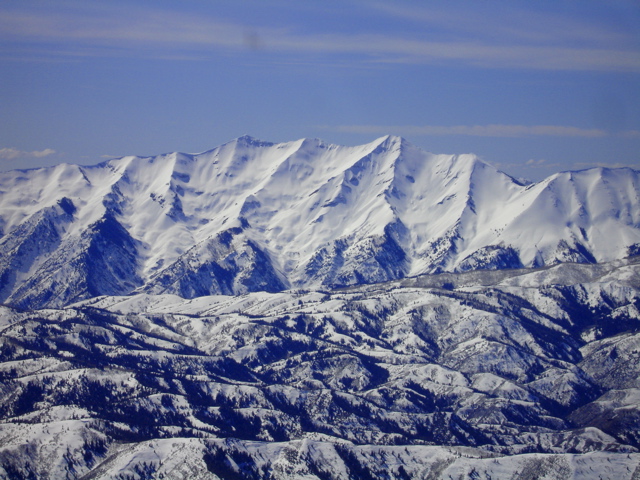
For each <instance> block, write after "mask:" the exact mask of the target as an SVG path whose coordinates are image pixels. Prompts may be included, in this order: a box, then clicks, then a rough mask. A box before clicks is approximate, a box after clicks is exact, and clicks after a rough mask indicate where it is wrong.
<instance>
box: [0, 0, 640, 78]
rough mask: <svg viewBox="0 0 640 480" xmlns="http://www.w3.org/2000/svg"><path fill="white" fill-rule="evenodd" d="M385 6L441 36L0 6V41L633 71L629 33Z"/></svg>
mask: <svg viewBox="0 0 640 480" xmlns="http://www.w3.org/2000/svg"><path fill="white" fill-rule="evenodd" d="M363 8H364V7H363ZM367 8H369V7H367ZM378 8H380V7H378ZM387 10H388V11H389V12H394V14H395V15H396V16H402V15H405V16H409V15H413V18H414V19H418V20H420V19H421V18H422V20H423V21H424V22H425V23H426V24H428V25H433V24H437V25H438V28H440V29H441V30H442V29H444V30H445V31H444V33H442V32H438V33H441V34H437V35H436V34H429V29H424V31H418V32H416V31H415V30H412V31H408V32H402V29H399V30H400V31H398V32H394V33H388V32H387V33H379V32H378V31H376V32H367V31H362V30H361V31H359V32H358V33H352V32H320V33H317V32H314V33H311V32H305V31H301V30H300V27H299V26H298V25H291V26H290V27H289V28H286V29H285V28H274V27H271V26H268V25H263V26H257V27H256V26H255V25H247V24H243V23H241V22H240V23H237V22H231V21H228V20H223V19H220V18H216V17H212V16H206V15H195V14H186V13H179V12H171V11H165V10H160V9H152V8H146V9H142V8H139V7H138V8H135V9H134V8H132V9H130V10H128V11H127V15H123V14H122V7H120V8H119V9H117V11H116V10H115V8H112V9H110V8H109V7H108V6H104V5H103V6H102V7H100V8H98V7H93V8H88V7H85V8H82V9H74V10H66V11H55V10H54V11H49V12H47V11H33V10H20V9H19V8H15V7H14V8H11V9H9V8H4V9H0V37H4V38H5V39H10V40H12V41H23V42H28V43H34V42H35V43H37V44H40V46H41V45H42V44H45V45H47V44H49V45H50V46H51V50H52V51H58V52H61V51H63V50H65V49H62V48H60V46H61V45H64V46H66V47H69V46H72V47H73V48H67V49H66V51H67V52H75V53H71V54H75V55H78V51H83V52H91V54H92V55H96V54H99V55H132V54H138V55H139V54H145V55H153V56H154V57H155V58H168V59H176V58H188V59H193V58H202V54H203V53H206V54H208V55H212V54H213V52H214V51H235V52H237V51H238V50H242V49H244V50H261V51H262V52H264V53H265V58H268V55H269V54H284V55H288V54H317V55H323V54H326V55H334V56H335V55H345V56H347V55H348V56H351V57H353V59H354V60H356V61H360V62H382V63H392V62H403V63H412V64H421V63H422V64H431V63H436V64H442V63H451V64H463V65H468V66H473V67H483V68H528V69H544V70H593V71H634V72H640V51H638V49H637V45H635V44H633V45H631V44H629V42H627V41H626V40H627V37H628V36H627V35H625V34H623V33H619V32H615V31H613V30H611V29H607V28H604V27H598V28H595V30H593V29H592V31H591V36H589V32H588V30H589V28H588V27H589V26H588V25H582V24H577V23H576V22H568V23H565V24H558V21H557V20H553V19H552V18H549V17H545V18H541V19H539V20H540V21H528V22H526V23H525V22H523V21H520V22H519V23H516V25H515V26H513V25H512V26H508V25H509V23H508V22H506V23H507V25H504V23H505V22H497V21H495V20H494V21H492V22H491V23H489V24H488V23H487V19H489V18H490V17H489V16H486V18H484V17H483V18H482V19H481V20H482V21H480V22H479V21H477V19H476V20H474V18H473V16H469V15H460V16H458V17H456V19H457V23H456V22H455V21H454V20H455V19H453V18H451V14H450V13H443V12H440V11H436V10H424V9H423V10H417V11H416V12H414V9H413V8H412V9H411V11H409V10H407V9H406V8H405V9H402V8H400V7H387ZM412 12H413V13H412ZM545 22H546V23H545ZM549 23H553V25H551V26H549ZM535 25H547V26H546V27H544V28H543V27H541V26H535ZM571 32H574V33H571ZM586 39H589V41H586ZM583 40H584V41H583ZM634 45H635V47H634ZM96 49H97V50H96Z"/></svg>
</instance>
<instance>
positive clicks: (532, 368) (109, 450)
mask: <svg viewBox="0 0 640 480" xmlns="http://www.w3.org/2000/svg"><path fill="white" fill-rule="evenodd" d="M638 261H639V259H638V257H635V258H633V259H628V260H623V261H616V262H612V263H607V264H599V265H578V264H563V265H557V266H554V267H547V268H543V269H537V270H534V271H531V270H528V269H520V270H503V271H474V272H466V273H460V274H442V275H430V276H420V277H415V278H407V279H403V280H398V281H393V282H389V283H385V284H376V285H365V286H354V287H349V288H345V289H340V290H336V291H330V292H303V291H288V292H279V293H267V292H256V293H250V294H246V295H241V296H223V295H218V296H209V297H200V298H195V299H184V298H181V297H179V296H176V295H168V294H167V295H147V294H139V295H133V296H128V297H122V296H105V297H99V298H94V299H90V300H86V301H84V302H81V303H80V304H76V305H72V306H70V307H68V308H65V309H48V310H38V311H31V312H21V311H17V310H15V309H12V308H8V307H2V308H0V378H2V388H0V478H34V477H35V478H126V477H127V476H130V477H133V478H154V477H155V478H159V477H160V474H161V473H162V474H164V475H165V476H170V477H171V478H209V479H215V478H223V479H224V478H229V479H232V478H256V479H258V478H272V479H286V478H291V479H293V478H309V479H329V478H331V479H338V478H372V477H374V476H376V475H377V476H382V478H397V479H406V478H433V479H439V478H443V479H447V478H449V477H450V476H451V477H452V478H460V476H462V478H478V476H479V478H488V477H491V478H558V479H560V478H593V479H597V478H601V477H602V478H606V477H607V476H608V477H610V478H614V477H615V478H617V479H630V480H631V479H634V478H636V477H637V475H638V474H639V473H640V467H639V464H640V454H638V450H639V449H640V438H639V437H638V434H637V432H638V431H639V427H640V409H639V407H638V401H637V400H638V397H639V395H640V383H638V378H639V374H640V367H639V365H640V362H638V361H637V355H638V351H639V349H638V342H639V340H640V334H639V333H638V332H639V331H640V320H639V318H640V313H639V310H638V308H639V307H640V290H639V288H640V283H639V281H638V279H639V278H640V265H639V263H638ZM443 287H444V288H443ZM474 472H475V473H474Z"/></svg>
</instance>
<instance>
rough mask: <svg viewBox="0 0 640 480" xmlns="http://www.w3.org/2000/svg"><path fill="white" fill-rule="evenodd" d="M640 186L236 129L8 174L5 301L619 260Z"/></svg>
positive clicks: (2, 192) (387, 140)
mask: <svg viewBox="0 0 640 480" xmlns="http://www.w3.org/2000/svg"><path fill="white" fill-rule="evenodd" d="M639 182H640V178H639V173H638V172H636V171H634V170H629V169H592V170H585V171H581V172H569V173H561V174H557V175H554V176H552V177H550V178H548V179H546V180H544V181H542V182H539V183H536V184H531V185H522V184H521V183H519V182H517V181H515V180H514V179H512V178H511V177H509V176H508V175H505V174H504V173H501V172H499V171H497V170H495V169H494V168H493V167H491V166H490V165H488V164H486V163H484V162H482V161H480V160H479V159H477V158H476V157H474V156H472V155H434V154H430V153H427V152H424V151H422V150H420V149H418V148H417V147H415V146H413V145H411V144H409V143H408V142H407V141H406V140H404V139H401V138H398V137H383V138H380V139H377V140H375V141H374V142H371V143H369V144H366V145H361V146H356V147H343V146H336V145H327V144H325V143H323V142H322V141H319V140H309V139H304V140H298V141H295V142H289V143H283V144H272V143H267V142H262V141H258V140H255V139H252V138H250V137H241V138H239V139H236V140H234V141H232V142H229V143H227V144H225V145H222V146H220V147H218V148H216V149H214V150H211V151H208V152H204V153H202V154H198V155H189V154H181V153H173V154H168V155H160V156H157V157H124V158H121V159H115V160H110V161H108V162H105V163H103V164H100V165H96V166H92V167H79V166H75V165H59V166H57V167H52V168H48V169H36V170H29V171H14V172H6V173H2V174H0V231H1V232H2V234H3V236H2V237H0V301H4V302H5V303H8V304H11V305H15V306H20V307H22V308H39V307H45V306H53V307H60V306H64V305H67V304H69V303H71V302H74V301H77V300H81V299H84V298H90V297H93V296H96V295H100V294H109V295H112V294H127V293H132V292H147V293H156V294H159V293H175V294H178V295H181V296H184V297H189V298H191V297H197V296H201V295H210V294H220V293H223V294H241V293H246V292H252V291H280V290H284V289H287V288H326V287H334V286H346V285H356V284H362V283H375V282H383V281H388V280H393V279H398V278H404V277H406V276H412V275H419V274H423V273H437V272H462V271H468V270H481V269H500V268H518V267H539V266H544V265H553V264H556V263H559V262H583V263H584V262H587V263H593V262H603V261H610V260H614V259H618V258H624V257H626V256H627V255H629V254H634V253H636V252H637V251H638V249H639V245H640V228H639V226H640V201H639V197H638V192H639V191H640V189H639V186H640V183H639ZM100 225H102V226H103V227H100ZM612 231H615V232H616V235H610V232H612ZM115 258H118V259H121V260H122V261H121V262H120V261H118V262H116V263H118V266H117V267H115V266H114V262H113V261H111V260H110V259H115ZM69 259H73V261H71V262H69ZM114 268H116V270H114ZM98 269H99V270H98ZM96 271H100V272H101V273H100V276H102V272H106V276H105V278H103V279H101V280H98V279H97V278H94V279H92V275H94V276H95V275H96V274H95V273H92V272H96ZM56 279H65V282H66V284H67V285H66V286H67V287H68V288H63V287H62V286H60V284H59V282H58V280H56Z"/></svg>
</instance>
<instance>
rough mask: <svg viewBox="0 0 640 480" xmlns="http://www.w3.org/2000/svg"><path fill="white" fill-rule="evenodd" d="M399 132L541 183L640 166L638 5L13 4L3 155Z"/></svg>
mask: <svg viewBox="0 0 640 480" xmlns="http://www.w3.org/2000/svg"><path fill="white" fill-rule="evenodd" d="M387 133H390V134H395V135H401V136H403V137H405V138H407V139H408V140H409V141H410V142H412V143H414V144H416V145H419V146H420V147H423V148H424V149H426V150H428V151H432V152H435V153H469V152H472V153H475V154H477V155H479V156H480V157H481V158H483V159H484V160H486V161H488V162H489V163H492V164H494V165H496V166H498V167H499V168H501V169H503V170H504V171H506V172H507V173H510V174H512V175H514V176H520V177H526V178H529V179H532V180H539V179H541V178H543V177H545V176H547V175H549V174H551V173H553V172H556V171H560V170H567V169H581V168H588V167H591V166H597V165H609V166H633V167H635V168H640V3H638V2H637V1H636V0H633V1H631V0H630V1H621V0H620V1H618V0H607V1H604V0H603V1H598V2H596V1H590V0H581V1H577V0H576V1H562V0H556V1H545V0H541V1H536V2H530V1H526V2H524V1H522V2H519V1H517V0H516V1H509V2H506V1H505V2H501V1H485V2H460V1H449V2H409V1H405V2H402V1H396V2H382V1H380V2H376V1H360V0H341V1H333V0H328V1H323V2H310V1H307V2H303V1H297V2H293V1H279V0H275V1H269V2H265V1H257V0H256V1H242V0H234V1H227V0H221V1H199V0H185V1H181V2H174V1H171V2H170V1H161V0H160V1H141V0H138V1H127V2H118V1H104V0H103V1H87V0H84V1H64V0H62V1H56V2H51V1H35V0H24V1H5V2H2V3H1V4H0V170H8V169H13V168H31V167H35V166H41V165H51V164H55V163H60V162H70V163H80V164H92V163H97V162H99V161H102V160H104V159H105V158H110V157H113V156H123V155H130V154H135V155H155V154H160V153H166V152H172V151H182V152H191V153H195V152H200V151H204V150H208V149H211V148H213V147H216V146H218V145H220V144H222V143H224V142H227V141H229V140H231V139H233V138H236V137H238V136H241V135H244V134H249V135H252V136H255V137H258V138H261V139H264V140H269V141H274V142H280V141H289V140H296V139H298V138H302V137H317V138H322V139H324V140H326V141H328V142H332V143H339V144H344V145H357V144H362V143H367V142H370V141H372V140H374V139H375V138H377V137H379V136H382V135H385V134H387Z"/></svg>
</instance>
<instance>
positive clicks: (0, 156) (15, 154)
mask: <svg viewBox="0 0 640 480" xmlns="http://www.w3.org/2000/svg"><path fill="white" fill-rule="evenodd" d="M54 153H56V151H55V150H53V149H51V148H45V149H44V150H34V151H31V152H26V151H24V150H18V149H17V148H14V147H5V148H0V160H15V159H17V158H43V157H48V156H49V155H53V154H54Z"/></svg>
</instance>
